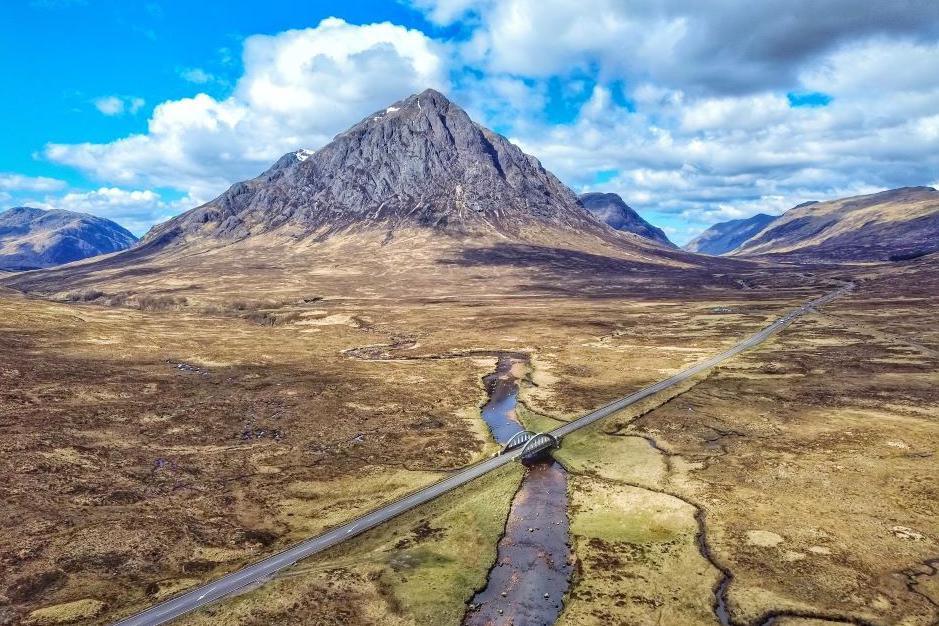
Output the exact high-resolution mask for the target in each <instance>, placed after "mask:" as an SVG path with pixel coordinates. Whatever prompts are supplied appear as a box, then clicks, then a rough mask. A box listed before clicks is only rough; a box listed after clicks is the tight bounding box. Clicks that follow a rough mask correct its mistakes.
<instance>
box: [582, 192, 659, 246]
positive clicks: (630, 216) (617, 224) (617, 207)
mask: <svg viewBox="0 0 939 626" xmlns="http://www.w3.org/2000/svg"><path fill="white" fill-rule="evenodd" d="M580 201H581V203H583V205H584V207H586V208H587V210H588V211H590V212H591V213H592V214H593V215H594V216H595V217H596V218H597V219H599V220H600V221H602V222H603V223H605V224H606V225H607V226H609V227H610V228H615V229H616V230H620V231H624V232H629V233H634V234H636V235H639V236H640V237H645V238H646V239H651V240H652V241H657V242H658V243H661V244H663V245H666V246H669V247H672V248H674V247H675V244H673V243H672V242H671V241H669V239H668V237H667V236H666V235H665V231H663V230H662V229H661V228H657V227H655V226H653V225H652V224H650V223H649V222H647V221H645V220H644V219H643V218H642V216H641V215H639V213H637V212H636V211H635V210H634V209H633V208H632V207H631V206H629V205H628V204H626V202H624V201H623V199H622V198H621V197H620V196H619V195H618V194H615V193H601V192H590V193H585V194H582V195H581V196H580Z"/></svg>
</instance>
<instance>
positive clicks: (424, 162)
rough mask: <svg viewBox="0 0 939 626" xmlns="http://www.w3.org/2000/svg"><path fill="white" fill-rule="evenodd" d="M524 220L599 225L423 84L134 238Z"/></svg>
mask: <svg viewBox="0 0 939 626" xmlns="http://www.w3.org/2000/svg"><path fill="white" fill-rule="evenodd" d="M532 221H535V222H540V223H542V224H545V225H552V226H555V227H561V228H576V229H578V230H581V231H583V230H588V231H594V232H597V233H603V232H604V231H605V227H604V226H603V225H602V224H600V223H599V222H598V221H597V220H595V219H594V218H593V217H592V216H591V215H590V214H589V213H588V212H587V211H586V210H584V208H583V207H582V206H581V205H580V203H579V202H578V200H577V197H576V196H575V194H574V193H573V192H572V191H571V190H570V189H568V188H567V187H566V186H565V185H564V184H562V183H561V182H560V181H559V180H558V179H557V178H556V177H555V176H554V175H552V174H551V173H550V172H548V171H546V170H545V169H544V168H543V167H542V166H541V164H540V163H539V162H538V161H537V159H535V158H533V157H531V156H528V155H526V154H525V153H523V152H522V151H521V150H520V149H519V148H518V147H517V146H515V145H513V144H512V143H511V142H509V141H508V140H507V139H506V138H505V137H503V136H501V135H499V134H497V133H494V132H492V131H490V130H488V129H486V128H483V127H482V126H480V125H478V124H476V123H474V122H473V121H472V120H471V119H470V117H469V116H468V115H467V114H466V112H465V111H463V110H462V109H461V108H460V107H458V106H456V105H455V104H453V103H452V102H450V101H449V100H448V99H447V98H445V97H444V96H443V95H441V94H440V93H438V92H436V91H433V90H427V91H424V92H422V93H420V94H417V95H414V96H411V97H409V98H406V99H405V100H402V101H400V102H397V103H395V104H394V105H392V106H390V107H388V108H387V109H385V110H383V111H378V112H376V113H374V114H373V115H370V116H369V117H367V118H366V119H364V120H363V121H361V122H360V123H358V124H356V125H355V126H353V127H352V128H350V129H349V130H347V131H346V132H344V133H342V134H340V135H338V136H337V137H336V138H335V139H334V140H333V141H332V142H331V143H329V144H328V145H326V146H324V147H323V148H322V149H320V150H318V151H316V152H315V153H313V152H309V151H298V152H296V153H290V154H287V155H285V156H284V157H282V158H281V159H280V160H279V161H277V163H275V164H274V166H273V167H272V168H271V169H269V170H268V171H267V172H265V173H264V174H262V175H261V176H259V177H258V178H256V179H253V180H250V181H247V182H243V183H238V184H236V185H234V186H232V187H231V188H230V189H229V190H228V191H226V192H225V193H224V194H222V195H221V196H220V197H218V198H217V199H215V200H213V201H212V202H210V203H208V204H206V205H204V206H202V207H199V208H196V209H193V210H192V211H190V212H188V213H185V214H183V215H181V216H179V217H178V218H175V219H173V220H170V221H169V222H167V223H166V224H163V225H161V226H158V227H156V228H154V229H153V230H152V231H151V232H150V233H149V234H148V235H147V237H145V241H148V242H153V241H158V240H178V239H193V238H200V237H211V238H217V239H223V240H238V239H243V238H246V237H249V236H252V235H257V234H261V233H268V232H275V231H276V232H279V233H283V234H285V235H290V236H294V237H306V236H310V235H314V234H315V235H317V236H319V237H327V236H329V235H331V234H334V233H337V232H340V231H343V230H347V229H356V228H372V227H374V228H381V229H387V230H388V232H389V233H391V232H392V231H393V230H394V229H395V228H398V227H412V226H420V227H428V228H433V229H438V230H441V231H445V232H448V233H451V234H477V233H485V232H497V233H501V234H505V233H511V234H515V233H518V232H519V231H520V230H523V229H524V228H525V227H526V225H527V224H530V223H531V222H532ZM607 232H608V231H607Z"/></svg>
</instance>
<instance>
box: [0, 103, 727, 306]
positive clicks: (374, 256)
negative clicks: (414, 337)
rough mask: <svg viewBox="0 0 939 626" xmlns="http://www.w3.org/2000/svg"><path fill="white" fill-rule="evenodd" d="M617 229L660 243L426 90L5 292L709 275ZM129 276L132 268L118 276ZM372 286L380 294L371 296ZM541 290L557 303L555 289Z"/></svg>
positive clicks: (697, 262)
mask: <svg viewBox="0 0 939 626" xmlns="http://www.w3.org/2000/svg"><path fill="white" fill-rule="evenodd" d="M617 199H618V198H617ZM588 202H591V201H590V200H588ZM620 202H622V201H621V200H620ZM623 206H625V204H623ZM621 216H622V217H623V220H624V221H623V223H622V224H621V226H626V225H628V224H634V225H636V226H637V227H642V231H643V233H644V234H648V235H651V237H652V238H653V239H654V240H650V239H647V238H646V237H645V236H639V235H636V234H635V233H634V232H631V231H630V232H624V231H621V230H616V229H614V228H611V227H610V226H608V225H607V224H606V223H604V222H603V221H601V220H599V219H597V217H595V216H594V215H593V214H592V213H591V212H590V211H588V210H587V209H586V208H585V206H584V204H582V202H581V200H580V199H579V198H578V197H577V195H576V194H575V193H574V192H573V191H572V190H571V189H569V188H568V187H567V186H566V185H564V184H563V183H562V182H561V181H560V180H558V178H557V177H556V176H554V175H553V174H552V173H551V172H549V171H547V170H546V169H545V168H544V167H543V166H542V165H541V163H540V162H539V161H538V160H537V159H536V158H534V157H532V156H529V155H527V154H525V153H524V152H522V150H521V149H519V148H518V147H517V146H515V145H514V144H512V143H511V142H510V141H509V140H508V139H506V138H505V137H503V136H502V135H499V134H498V133H495V132H493V131H491V130H489V129H487V128H485V127H483V126H481V125H479V124H477V123H475V122H474V121H473V120H472V119H470V117H469V115H467V113H466V112H465V111H464V110H463V109H461V108H460V107H459V106H457V105H456V104H454V103H453V102H451V101H450V100H448V99H447V98H446V97H445V96H443V95H442V94H441V93H439V92H437V91H434V90H426V91H423V92H421V93H419V94H415V95H412V96H409V97H408V98H405V99H403V100H401V101H398V102H395V103H393V104H391V105H390V106H388V107H386V108H384V109H381V110H379V111H376V112H375V113H373V114H371V115H369V116H367V117H366V118H365V119H363V120H362V121H361V122H359V123H358V124H356V125H354V126H353V127H351V128H350V129H348V130H346V131H345V132H342V133H340V134H339V135H337V136H336V137H335V138H334V139H333V141H332V142H330V143H329V144H327V145H325V146H323V147H322V148H320V149H319V150H316V151H310V150H298V151H295V152H291V153H288V154H286V155H284V156H283V157H281V158H280V159H279V160H278V161H277V162H275V163H274V164H273V166H272V167H271V168H269V169H268V170H267V171H266V172H264V173H262V174H261V175H260V176H258V177H256V178H254V179H251V180H248V181H244V182H240V183H236V184H234V185H232V186H231V187H230V188H229V189H228V190H227V191H225V192H224V193H223V194H221V195H220V196H219V197H217V198H216V199H214V200H212V201H211V202H208V203H206V204H204V205H202V206H199V207H196V208H194V209H192V210H190V211H187V212H186V213H183V214H181V215H179V216H177V217H175V218H173V219H170V220H169V221H167V222H164V223H162V224H160V225H158V226H155V227H153V228H152V229H151V230H150V232H148V233H147V234H146V235H145V236H144V237H143V239H142V240H141V241H140V242H139V243H138V244H137V245H136V246H134V247H133V248H132V249H131V250H128V251H126V252H123V253H121V254H117V255H114V256H112V257H109V258H107V259H103V260H102V261H101V262H90V263H84V264H82V265H81V266H80V267H74V268H73V267H69V268H68V269H67V270H63V271H61V272H59V271H56V270H48V271H46V272H43V273H42V274H41V275H27V276H15V277H13V278H7V279H5V280H4V282H5V283H6V284H9V285H13V286H15V287H17V288H21V289H24V290H30V291H40V292H46V293H57V292H59V291H62V290H65V289H73V288H75V287H78V286H81V287H86V286H89V285H94V286H95V288H100V289H103V290H108V291H130V290H137V289H139V288H140V282H141V280H140V278H139V277H140V276H148V277H151V278H148V279H147V281H146V282H148V284H151V285H154V286H156V285H157V284H158V283H159V282H160V280H158V279H157V278H156V277H157V276H161V277H170V276H172V280H173V281H180V282H186V283H187V284H192V285H198V286H199V288H200V289H202V290H210V289H215V288H216V287H213V285H215V286H218V287H217V288H218V289H221V288H222V287H223V286H225V287H226V288H227V289H229V291H230V288H231V286H232V285H235V286H244V285H248V284H250V285H266V284H270V283H274V282H277V281H283V282H286V283H290V284H295V285H302V284H304V281H303V279H302V277H303V276H305V275H309V276H317V277H319V278H316V279H315V280H316V281H317V282H318V283H319V284H322V283H323V281H327V280H332V279H329V278H322V277H323V276H327V277H331V276H335V277H337V278H336V279H335V280H336V282H335V283H334V284H335V285H336V286H337V287H336V288H337V289H344V290H346V291H348V290H350V289H353V290H361V291H363V292H369V290H370V289H373V288H374V289H382V290H387V289H388V288H389V285H390V284H392V283H393V282H394V284H396V285H398V286H399V287H400V289H402V290H408V289H415V290H416V289H418V288H419V285H418V284H417V283H415V282H414V280H413V279H414V277H416V276H420V277H422V278H424V277H434V276H446V277H447V279H448V281H449V283H450V284H453V285H460V286H461V288H463V289H465V285H467V284H469V283H470V282H471V281H485V280H487V278H488V277H489V276H491V275H492V274H493V270H494V268H501V269H499V271H500V272H503V273H504V274H511V275H512V276H513V278H512V281H514V282H513V283H512V284H517V285H521V284H524V283H525V282H529V283H530V282H531V281H532V280H533V279H534V277H536V276H538V275H539V273H540V275H541V276H545V275H547V274H546V272H547V273H550V272H567V273H576V274H577V275H579V276H583V275H587V276H590V277H591V280H593V279H595V278H596V277H597V276H601V275H603V273H604V272H605V273H607V274H609V275H611V276H615V277H617V278H619V277H622V276H623V275H624V272H626V271H640V268H644V271H651V270H652V269H654V268H672V269H675V270H677V269H678V268H694V267H703V266H704V265H705V264H707V265H708V266H709V267H710V266H711V265H713V264H714V262H713V261H708V260H705V259H703V258H701V257H698V256H696V255H692V254H689V253H686V252H683V251H681V250H678V249H675V248H666V247H665V246H663V245H662V239H664V235H663V234H660V231H659V232H656V230H655V229H653V227H651V226H648V224H646V223H645V222H644V221H643V220H641V218H638V216H635V218H634V212H632V211H630V210H629V209H628V207H626V209H625V210H624V211H622V213H621ZM637 218H638V219H637ZM665 241H667V239H665ZM723 263H724V265H734V266H736V265H737V263H736V262H730V261H725V262H723ZM125 268H133V269H132V271H114V270H123V269H125ZM598 268H599V269H598ZM349 275H355V276H358V277H359V278H357V282H356V283H355V285H354V286H350V284H349V283H348V282H342V283H340V282H339V277H342V276H349ZM262 276H263V278H262ZM428 279H429V278H428ZM370 281H374V282H375V286H374V287H369V286H366V285H368V284H370ZM395 281H396V282H395ZM512 281H507V282H505V283H504V284H509V282H512ZM601 282H602V281H601ZM545 284H546V285H547V286H549V287H550V288H552V289H558V288H561V287H560V285H559V284H558V281H556V280H555V279H553V278H552V279H551V281H550V283H545ZM298 288H299V287H298ZM486 288H490V289H491V288H492V286H491V285H487V287H486Z"/></svg>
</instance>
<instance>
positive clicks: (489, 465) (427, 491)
mask: <svg viewBox="0 0 939 626" xmlns="http://www.w3.org/2000/svg"><path fill="white" fill-rule="evenodd" d="M853 286H854V285H852V284H848V285H846V286H844V287H842V288H840V289H838V290H836V291H833V292H831V293H828V294H826V295H824V296H822V297H820V298H816V299H815V300H812V301H810V302H807V303H806V304H804V305H802V306H801V307H799V308H798V309H795V310H793V311H790V312H789V313H787V314H786V315H784V316H782V317H781V318H779V319H778V320H776V321H775V322H773V323H772V324H770V325H769V326H767V327H765V328H763V329H762V330H760V331H759V332H758V333H756V334H754V335H752V336H750V337H748V338H746V339H744V340H743V341H741V342H740V343H738V344H736V345H735V346H733V347H732V348H730V349H728V350H725V351H724V352H721V353H720V354H717V355H715V356H712V357H710V358H708V359H705V360H704V361H701V362H700V363H697V364H695V365H693V366H692V367H689V368H688V369H685V370H682V371H681V372H679V373H677V374H675V375H674V376H670V377H669V378H666V379H665V380H662V381H660V382H657V383H655V384H653V385H649V386H648V387H644V388H642V389H640V390H639V391H637V392H635V393H633V394H631V395H628V396H626V397H625V398H620V399H619V400H616V401H614V402H611V403H610V404H607V405H605V406H603V407H600V408H599V409H597V410H595V411H591V412H590V413H587V414H586V415H584V416H582V417H579V418H577V419H575V420H572V421H570V422H568V423H567V424H564V425H563V426H561V427H559V428H556V429H554V430H553V431H551V434H552V435H554V436H555V437H557V438H559V439H560V438H562V437H564V436H566V435H569V434H571V433H572V432H574V431H576V430H578V429H581V428H583V427H585V426H588V425H590V424H592V423H594V422H596V421H597V420H600V419H603V418H604V417H607V416H609V415H612V414H613V413H616V412H617V411H620V410H622V409H624V408H626V407H628V406H630V405H631V404H635V403H636V402H639V401H640V400H643V399H645V398H648V397H649V396H652V395H655V394H656V393H658V392H660V391H662V390H664V389H667V388H669V387H672V386H674V385H677V384H678V383H680V382H682V381H685V380H688V379H689V378H691V377H693V376H695V375H696V374H699V373H700V372H702V371H704V370H707V369H709V368H711V367H714V366H715V365H718V364H720V363H722V362H724V361H726V360H727V359H730V358H732V357H734V356H736V355H737V354H740V353H741V352H743V351H744V350H747V349H749V348H752V347H753V346H756V345H758V344H760V343H762V342H763V341H765V340H766V339H767V338H768V337H769V336H770V335H772V334H774V333H776V332H778V331H779V330H781V329H783V328H785V327H786V326H788V325H789V324H791V323H792V321H793V320H795V319H796V318H798V317H799V316H801V315H804V314H805V313H808V312H809V311H811V310H813V309H814V308H815V307H818V306H822V305H824V304H827V303H828V302H830V301H831V300H833V299H835V298H837V297H838V296H841V295H843V294H844V293H846V292H848V291H849V290H851V289H852V288H853ZM521 451H522V450H521V448H516V449H514V450H510V451H508V452H506V453H505V454H502V455H500V456H495V457H492V458H489V459H486V460H484V461H480V462H479V463H476V464H474V465H470V466H468V467H466V468H464V469H462V470H459V471H457V472H454V473H453V474H451V475H449V476H447V477H446V478H444V479H443V480H440V481H439V482H436V483H434V484H432V485H429V486H427V487H424V488H423V489H421V490H420V491H416V492H414V493H412V494H409V495H407V496H404V497H403V498H401V499H399V500H395V501H394V502H391V503H389V504H386V505H384V506H382V507H380V508H377V509H375V510H373V511H371V512H369V513H366V514H364V515H362V516H360V517H357V518H356V519H354V520H352V521H350V522H347V523H345V524H343V525H342V526H338V527H336V528H334V529H332V530H330V531H327V532H325V533H323V534H321V535H317V536H316V537H311V538H309V539H306V540H304V541H301V542H300V543H298V544H296V545H293V546H291V547H289V548H287V549H286V550H284V551H283V552H279V553H277V554H274V555H272V556H269V557H267V558H266V559H264V560H262V561H258V562H257V563H253V564H251V565H248V566H246V567H244V568H242V569H240V570H238V571H235V572H232V573H230V574H226V575H225V576H222V577H221V578H218V579H216V580H214V581H212V582H209V583H206V584H204V585H201V586H199V587H195V588H193V589H190V590H188V591H185V592H182V593H180V594H178V595H176V596H174V597H172V598H170V599H168V600H165V601H163V602H161V603H160V604H157V605H154V606H152V607H150V608H149V609H147V610H145V611H142V612H140V613H137V614H136V615H133V616H131V617H128V618H126V619H123V620H121V621H119V622H117V623H116V625H115V626H155V625H157V624H165V623H166V622H169V621H171V620H173V619H175V618H177V617H179V616H181V615H184V614H186V613H189V612H190V611H194V610H196V609H198V608H201V607H204V606H206V605H208V604H211V603H213V602H215V601H216V600H219V599H221V598H224V597H225V596H228V595H231V594H232V593H234V592H236V591H238V590H240V589H243V588H244V587H247V586H248V585H251V584H253V583H257V582H263V581H264V580H266V579H269V578H270V577H271V576H273V575H274V574H276V573H277V572H279V571H281V570H283V569H286V568H288V567H290V566H292V565H293V564H295V563H296V562H297V561H300V560H302V559H305V558H307V557H309V556H311V555H314V554H316V553H318V552H322V551H323V550H326V549H327V548H330V547H332V546H334V545H336V544H338V543H342V542H343V541H345V540H347V539H351V538H352V537H355V536H356V535H359V534H362V533H363V532H365V531H367V530H369V529H371V528H374V527H376V526H378V525H379V524H383V523H384V522H387V521H388V520H390V519H393V518H395V517H397V516H398V515H400V514H402V513H404V512H405V511H408V510H410V509H413V508H415V507H417V506H420V505H422V504H425V503H427V502H430V501H431V500H433V499H435V498H438V497H440V496H442V495H443V494H445V493H447V492H449V491H452V490H453V489H456V488H457V487H460V486H462V485H465V484H467V483H469V482H471V481H473V480H475V479H476V478H479V477H480V476H482V475H483V474H487V473H489V472H491V471H493V470H496V469H498V468H500V467H502V466H504V465H507V464H509V463H511V462H512V461H514V460H515V459H516V458H517V457H518V456H519V454H521Z"/></svg>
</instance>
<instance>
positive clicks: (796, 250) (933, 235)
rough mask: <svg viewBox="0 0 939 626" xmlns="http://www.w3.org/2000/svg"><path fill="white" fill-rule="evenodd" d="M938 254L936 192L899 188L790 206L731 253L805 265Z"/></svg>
mask: <svg viewBox="0 0 939 626" xmlns="http://www.w3.org/2000/svg"><path fill="white" fill-rule="evenodd" d="M936 250H939V192H937V191H936V190H935V189H933V188H932V187H902V188H900V189H891V190H889V191H883V192H880V193H875V194H870V195H864V196H854V197H851V198H843V199H840V200H830V201H827V202H815V203H811V204H804V205H800V206H798V207H794V208H792V209H790V210H788V211H786V212H785V213H784V214H783V215H781V216H779V217H778V218H777V219H775V220H774V221H772V222H771V223H769V224H768V225H767V226H766V227H765V228H763V230H761V231H760V232H759V233H757V234H756V235H754V236H753V237H751V238H750V239H749V240H747V241H746V242H745V243H743V244H742V245H741V246H740V247H738V248H737V249H736V250H734V251H733V253H732V254H733V255H740V256H744V255H747V256H750V255H763V256H766V255H773V256H783V257H786V258H789V259H792V260H806V261H897V260H905V259H911V258H916V257H918V256H922V255H925V254H929V253H931V252H934V251H936Z"/></svg>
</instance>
